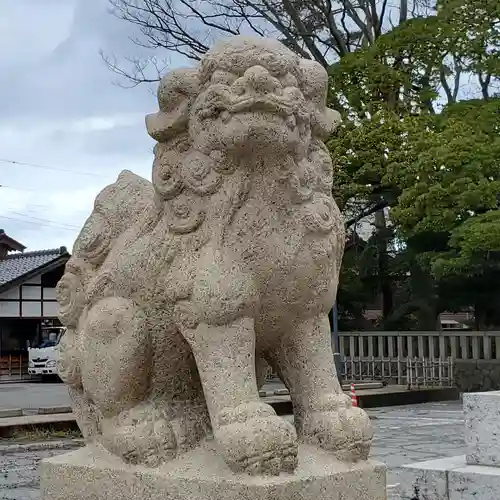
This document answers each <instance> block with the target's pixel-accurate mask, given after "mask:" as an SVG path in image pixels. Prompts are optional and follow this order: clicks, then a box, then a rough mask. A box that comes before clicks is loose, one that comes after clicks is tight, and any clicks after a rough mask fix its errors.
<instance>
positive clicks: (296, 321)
mask: <svg viewBox="0 0 500 500" xmlns="http://www.w3.org/2000/svg"><path fill="white" fill-rule="evenodd" d="M326 91H327V76H326V73H325V72H324V70H323V69H322V68H321V67H320V66H319V65H318V64H316V63H314V62H312V61H308V60H301V59H300V58H298V56H296V55H294V54H293V53H292V52H290V51H289V50H288V49H286V48H284V47H283V46H282V45H280V44H278V43H277V42H274V41H269V40H260V39H246V38H240V37H236V38H233V39H232V40H230V41H229V42H226V43H221V44H219V45H217V46H215V48H214V49H213V50H211V51H210V52H208V53H207V54H206V55H205V56H204V58H203V60H202V62H201V64H200V67H199V68H197V69H194V70H181V71H175V72H173V73H171V74H170V75H168V76H167V77H165V78H164V79H163V80H162V82H161V84H160V89H159V93H158V99H159V105H160V111H159V113H157V114H155V115H151V116H148V118H147V128H148V132H149V133H150V135H151V136H152V137H153V138H154V139H156V140H157V141H158V143H157V145H156V147H155V160H154V165H153V184H152V185H151V184H150V183H149V182H147V181H145V180H144V179H141V178H139V177H137V176H135V175H134V174H132V173H130V172H123V173H122V174H120V177H119V178H118V180H117V181H116V183H115V184H113V185H111V186H108V187H107V188H106V189H105V190H103V191H102V192H101V193H100V194H99V196H98V198H97V200H96V203H95V208H94V211H93V213H92V214H91V216H90V217H89V219H88V221H87V223H86V225H85V227H84V229H83V230H82V233H81V234H80V236H79V237H78V239H77V241H76V243H75V247H74V254H73V257H72V258H71V260H70V261H69V262H68V265H67V269H66V274H65V275H64V277H63V278H62V280H61V282H60V284H59V287H58V292H59V297H58V298H59V301H60V304H61V319H62V321H63V323H64V324H66V325H67V326H68V331H67V334H66V335H65V337H64V338H63V341H62V346H61V350H62V352H61V362H60V365H61V367H60V368H61V372H62V376H63V378H64V379H65V380H66V382H67V383H68V384H69V387H70V393H71V395H72V398H73V402H74V410H75V413H76V415H77V418H78V422H79V425H80V427H81V428H82V430H83V432H84V434H85V436H86V437H87V438H88V439H89V440H95V441H98V442H99V443H101V444H102V445H103V446H105V447H106V448H107V449H108V450H109V451H111V452H112V453H115V454H117V455H119V456H121V457H123V459H124V460H126V461H128V462H131V463H142V464H146V465H149V466H156V465H158V464H159V463H161V462H162V461H165V460H169V459H171V458H173V457H175V456H177V455H178V454H179V453H182V452H183V451H185V450H187V449H190V448H193V447H195V446H197V444H198V443H199V442H200V440H202V439H204V438H205V437H206V435H207V434H208V433H209V432H210V429H212V430H213V434H214V437H215V440H216V444H217V446H218V449H219V450H220V453H222V455H223V456H224V459H225V460H226V462H227V463H228V465H229V466H230V467H231V469H232V470H234V471H247V472H249V473H254V474H255V473H271V474H277V473H279V472H281V471H293V470H294V468H295V467H296V461H297V442H298V440H303V441H305V442H309V443H313V444H317V445H319V446H321V447H323V448H325V449H327V450H331V451H332V453H335V454H336V455H337V456H338V457H339V458H340V459H342V460H356V459H360V458H366V456H367V454H368V450H369V446H370V441H371V427H370V423H369V420H368V417H367V416H366V414H365V413H364V412H363V411H362V410H360V409H358V408H353V407H352V406H351V403H350V400H349V398H347V397H346V396H345V395H344V394H343V393H342V390H341V388H340V386H339V383H338V380H337V379H336V377H335V368H334V365H333V357H332V351H331V346H330V331H329V323H328V318H327V313H328V310H329V309H330V308H331V305H332V304H333V302H334V300H335V294H336V289H337V283H338V270H339V267H340V263H341V258H342V252H343V246H344V230H343V224H342V220H341V216H340V213H339V211H338V208H337V207H336V205H335V203H334V201H333V199H332V196H331V183H332V178H331V176H332V166H331V160H330V156H329V154H328V151H327V150H326V148H325V146H324V144H323V143H322V142H321V139H322V138H325V137H327V136H328V135H329V134H330V133H331V131H332V130H333V128H334V126H335V124H336V122H337V121H338V116H337V114H336V113H335V112H333V111H331V110H329V109H328V108H326V107H325V100H326ZM266 363H268V364H269V365H270V366H271V367H273V368H274V369H275V370H276V371H277V372H278V373H279V374H280V376H281V377H282V379H283V380H284V382H285V383H286V385H287V386H288V388H289V390H290V393H291V396H292V401H293V405H294V412H295V422H296V429H297V431H296V429H295V428H294V427H293V426H292V425H291V424H289V423H288V422H286V421H285V420H283V419H281V418H280V417H278V416H276V414H275V412H274V410H273V409H272V408H271V407H270V406H268V405H267V404H264V403H262V402H261V401H260V399H259V395H258V385H259V383H260V381H259V380H260V379H261V378H262V374H263V373H264V370H265V366H266Z"/></svg>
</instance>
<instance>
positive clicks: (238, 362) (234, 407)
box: [185, 317, 297, 474]
mask: <svg viewBox="0 0 500 500" xmlns="http://www.w3.org/2000/svg"><path fill="white" fill-rule="evenodd" d="M185 335H186V339H187V340H188V342H189V343H190V345H191V347H192V349H193V352H194V355H195V358H196V362H197V366H198V371H199V374H200V378H201V381H202V384H203V390H204V393H205V398H206V401H207V406H208V410H209V413H210V418H211V421H212V427H213V430H214V437H215V440H216V443H217V445H218V448H219V450H220V452H221V453H222V455H223V456H224V459H225V461H226V463H227V464H228V465H229V467H230V468H231V469H232V470H233V471H235V472H247V473H249V474H261V473H264V474H266V473H267V474H279V473H280V472H281V471H289V472H292V471H293V470H294V469H295V467H296V464H297V442H296V433H295V429H294V428H293V426H292V425H290V424H289V423H288V422H286V421H285V420H283V419H282V418H280V417H278V416H277V415H276V413H275V411H274V410H273V408H272V407H271V406H269V405H267V404H265V403H262V402H261V401H260V399H259V394H258V389H257V382H256V374H255V333H254V321H253V319H252V318H249V317H242V318H238V319H235V320H234V321H232V322H231V323H229V324H226V325H217V326H216V325H208V324H206V323H202V324H199V325H198V327H197V328H195V329H192V330H188V331H186V333H185Z"/></svg>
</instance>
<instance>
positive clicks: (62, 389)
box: [0, 382, 70, 410]
mask: <svg viewBox="0 0 500 500" xmlns="http://www.w3.org/2000/svg"><path fill="white" fill-rule="evenodd" d="M69 404H70V400H69V395H68V389H67V388H66V386H65V385H64V384H57V383H55V384H47V383H40V382H24V383H22V384H20V383H17V384H0V410H3V409H9V408H22V409H23V410H30V409H32V410H34V409H36V408H39V407H41V406H67V405H69Z"/></svg>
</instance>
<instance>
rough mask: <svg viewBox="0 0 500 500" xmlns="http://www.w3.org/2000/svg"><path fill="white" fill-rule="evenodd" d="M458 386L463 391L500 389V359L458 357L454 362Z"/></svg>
mask: <svg viewBox="0 0 500 500" xmlns="http://www.w3.org/2000/svg"><path fill="white" fill-rule="evenodd" d="M454 378H455V384H456V386H457V387H458V388H459V389H460V390H461V391H463V392H474V391H476V392H477V391H498V390H500V360H495V359H492V360H485V359H478V360H472V359H457V360H455V362H454Z"/></svg>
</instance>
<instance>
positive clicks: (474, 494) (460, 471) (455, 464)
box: [397, 455, 500, 500]
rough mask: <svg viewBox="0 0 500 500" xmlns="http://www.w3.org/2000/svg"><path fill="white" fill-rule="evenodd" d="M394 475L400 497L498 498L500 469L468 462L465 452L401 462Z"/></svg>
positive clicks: (444, 499)
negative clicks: (453, 455)
mask: <svg viewBox="0 0 500 500" xmlns="http://www.w3.org/2000/svg"><path fill="white" fill-rule="evenodd" d="M397 477H398V482H399V496H400V499H401V500H416V499H418V500H427V499H428V500H496V499H498V498H500V495H499V493H498V492H499V491H500V468H498V467H491V466H486V465H468V464H467V462H466V459H465V455H461V456H458V457H451V458H444V459H439V460H431V461H428V462H421V463H415V464H410V465H405V466H403V467H401V468H400V469H399V470H398V471H397Z"/></svg>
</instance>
